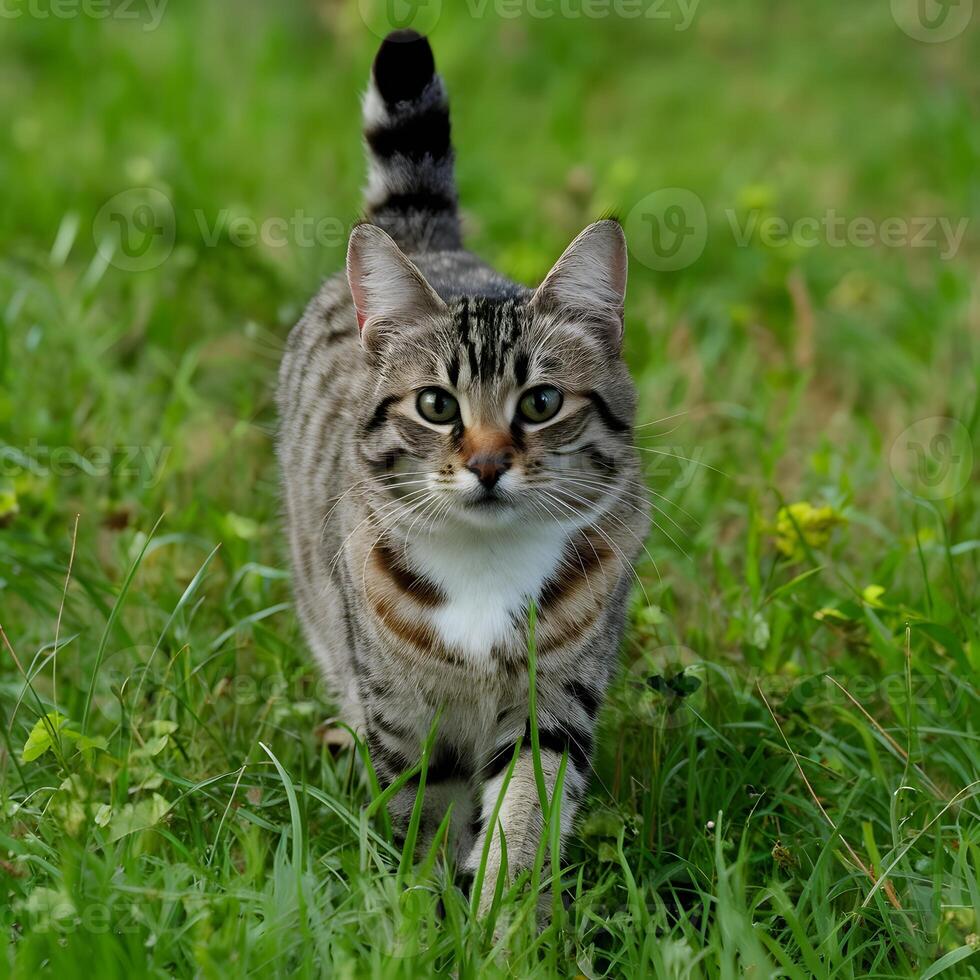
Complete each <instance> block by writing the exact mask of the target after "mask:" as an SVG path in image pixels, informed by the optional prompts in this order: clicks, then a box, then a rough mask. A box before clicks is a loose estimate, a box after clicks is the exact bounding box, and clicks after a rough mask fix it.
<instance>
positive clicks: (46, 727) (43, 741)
mask: <svg viewBox="0 0 980 980" xmlns="http://www.w3.org/2000/svg"><path fill="white" fill-rule="evenodd" d="M66 724H68V719H67V718H66V717H65V716H64V715H61V714H58V712H57V711H49V712H48V714H46V715H45V716H44V718H38V720H37V721H36V722H35V723H34V727H33V728H32V729H31V733H30V735H28V736H27V741H26V742H25V743H24V748H23V749H22V750H21V754H20V758H21V761H22V762H33V761H34V760H35V759H40V758H41V756H42V755H44V753H45V752H47V751H48V749H50V748H51V733H52V730H53V731H56V732H57V731H59V730H60V729H62V728H63V727H64V726H65V725H66Z"/></svg>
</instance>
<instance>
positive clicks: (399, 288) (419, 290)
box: [347, 224, 448, 351]
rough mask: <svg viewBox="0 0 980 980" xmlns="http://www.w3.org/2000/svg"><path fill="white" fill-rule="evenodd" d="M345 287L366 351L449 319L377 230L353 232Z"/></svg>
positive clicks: (373, 227)
mask: <svg viewBox="0 0 980 980" xmlns="http://www.w3.org/2000/svg"><path fill="white" fill-rule="evenodd" d="M347 282H348V284H349V286H350V293H351V297H352V298H353V300H354V311H355V313H356V314H357V329H358V330H359V331H360V334H361V343H362V344H363V345H364V348H365V349H366V350H369V351H372V350H376V349H377V348H378V346H379V344H380V343H381V342H382V341H383V340H384V339H385V338H389V339H393V338H394V337H396V336H397V334H398V333H400V332H402V331H412V330H413V329H416V328H417V327H419V326H423V325H424V324H425V323H426V322H427V321H429V320H431V319H432V318H433V317H436V316H438V315H439V314H445V313H448V308H447V307H446V304H445V303H443V301H442V300H441V299H440V298H439V296H438V295H437V294H436V291H435V290H434V289H433V288H432V287H431V286H430V285H429V284H428V283H427V282H426V281H425V277H424V276H423V275H422V273H421V272H419V270H418V269H417V268H416V266H415V264H414V263H413V262H412V261H411V260H410V259H409V258H408V257H407V256H406V255H405V253H404V252H403V251H402V250H401V249H400V248H399V247H398V246H397V245H396V244H395V242H394V241H393V240H392V238H391V237H390V236H389V235H388V234H386V233H385V232H384V231H382V230H381V229H380V228H378V227H377V225H368V224H364V225H358V226H357V227H356V228H355V229H354V230H353V232H351V236H350V244H349V245H348V246H347Z"/></svg>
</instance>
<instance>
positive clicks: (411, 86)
mask: <svg viewBox="0 0 980 980" xmlns="http://www.w3.org/2000/svg"><path fill="white" fill-rule="evenodd" d="M435 73H436V62H435V58H433V57H432V48H431V47H429V42H428V40H427V39H426V38H425V37H423V36H422V35H421V34H419V33H418V31H413V30H411V29H410V28H408V29H406V30H401V31H392V32H391V33H390V34H389V35H388V36H387V37H386V38H385V39H384V41H382V42H381V47H380V48H379V49H378V53H377V55H376V56H375V59H374V83H375V85H377V86H378V92H380V93H381V98H383V99H384V100H385V102H387V103H388V104H389V105H394V104H395V103H396V102H410V101H411V100H412V99H417V98H418V97H419V96H420V95H421V94H422V91H423V90H424V89H425V87H426V85H428V84H429V82H431V81H432V76H433V75H435Z"/></svg>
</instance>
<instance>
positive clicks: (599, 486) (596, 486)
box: [562, 475, 701, 535]
mask: <svg viewBox="0 0 980 980" xmlns="http://www.w3.org/2000/svg"><path fill="white" fill-rule="evenodd" d="M562 479H570V480H571V481H572V482H575V483H581V484H583V485H587V486H588V487H589V488H591V489H593V490H598V491H603V492H605V491H607V490H608V489H609V487H608V484H605V483H601V482H599V481H598V480H590V479H588V478H587V477H585V476H581V475H576V476H574V477H571V478H569V477H567V476H563V477H562ZM627 486H639V487H642V486H643V484H642V483H633V482H632V481H627V482H626V483H625V484H624V485H623V487H621V488H620V492H621V493H623V494H625V495H626V496H627V497H630V498H632V499H633V500H639V501H642V502H643V504H645V505H647V506H650V507H653V508H654V509H655V510H656V511H657V513H658V514H660V515H662V516H663V517H665V518H666V519H667V520H668V521H670V523H671V524H673V525H674V527H675V528H677V530H678V531H679V532H680V533H681V534H684V535H687V534H688V532H687V530H686V529H685V528H684V527H683V526H682V525H680V524H678V523H677V521H676V520H674V518H673V517H671V515H670V514H668V513H667V511H665V510H663V509H662V508H661V507H658V506H657V505H656V504H655V503H654V502H653V501H652V500H648V499H647V498H646V497H644V496H643V494H641V493H634V492H633V491H632V490H627V489H626V487H627ZM644 489H646V491H647V492H648V493H652V494H653V495H654V496H656V497H660V498H661V499H662V500H664V501H665V502H666V503H668V504H671V505H672V506H674V507H676V508H677V509H678V510H679V511H680V512H681V513H682V514H683V515H684V516H685V517H687V518H688V519H689V520H690V521H692V522H693V523H694V524H696V525H697V526H698V527H700V526H701V525H700V524H699V523H698V521H697V520H696V519H695V518H694V517H692V516H691V515H690V514H689V513H688V512H687V511H686V510H684V508H683V507H681V505H680V504H678V503H676V502H675V501H673V500H671V499H670V498H669V497H664V496H663V494H659V493H657V491H656V490H651V489H650V488H649V487H644ZM625 502H626V501H624V503H625ZM636 509H637V511H639V512H640V513H643V508H641V507H637V508H636Z"/></svg>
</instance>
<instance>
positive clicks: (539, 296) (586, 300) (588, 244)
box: [531, 220, 627, 350]
mask: <svg viewBox="0 0 980 980" xmlns="http://www.w3.org/2000/svg"><path fill="white" fill-rule="evenodd" d="M626 268H627V256H626V236H625V235H624V234H623V229H622V228H621V227H620V225H619V222H618V221H612V220H606V221H597V222H595V224H591V225H589V227H588V228H586V229H585V231H583V232H582V233H581V234H580V235H579V236H578V238H576V239H575V241H574V242H572V244H571V245H569V246H568V248H566V249H565V252H564V254H563V255H562V257H561V258H560V259H559V260H558V261H557V262H556V263H555V265H554V268H552V270H551V272H549V273H548V275H547V276H546V277H545V280H544V282H543V283H541V285H540V286H539V287H538V289H537V291H536V292H535V294H534V297H533V299H532V300H531V305H532V306H535V307H538V308H539V309H549V310H553V311H558V312H559V313H560V314H562V315H566V316H569V317H571V318H574V319H575V320H576V321H577V322H580V323H584V324H594V325H595V326H596V327H597V328H598V329H600V330H601V331H603V333H604V334H605V336H606V338H607V339H608V341H609V342H610V343H611V344H613V345H614V346H615V347H616V349H617V350H618V349H619V347H620V346H621V344H622V339H623V303H624V301H625V298H626Z"/></svg>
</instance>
